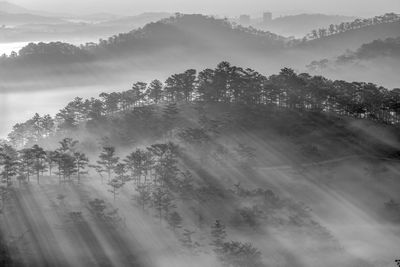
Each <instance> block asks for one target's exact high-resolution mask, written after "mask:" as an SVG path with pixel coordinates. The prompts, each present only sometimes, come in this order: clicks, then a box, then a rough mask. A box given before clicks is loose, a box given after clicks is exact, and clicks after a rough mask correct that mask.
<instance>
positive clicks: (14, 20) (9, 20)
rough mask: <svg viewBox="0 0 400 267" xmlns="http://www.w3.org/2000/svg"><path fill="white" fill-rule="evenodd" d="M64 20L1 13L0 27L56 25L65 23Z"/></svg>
mask: <svg viewBox="0 0 400 267" xmlns="http://www.w3.org/2000/svg"><path fill="white" fill-rule="evenodd" d="M64 22H65V21H63V20H62V19H59V18H54V17H45V16H39V15H32V14H14V13H5V12H2V11H0V25H5V26H9V25H11V26H16V25H23V24H42V23H43V24H55V23H64Z"/></svg>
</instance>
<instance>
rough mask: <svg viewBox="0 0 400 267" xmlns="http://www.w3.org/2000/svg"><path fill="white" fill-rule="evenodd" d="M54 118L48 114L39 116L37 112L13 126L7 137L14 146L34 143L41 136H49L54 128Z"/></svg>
mask: <svg viewBox="0 0 400 267" xmlns="http://www.w3.org/2000/svg"><path fill="white" fill-rule="evenodd" d="M55 125H56V124H55V120H54V119H53V118H52V117H51V116H50V115H48V114H47V115H44V116H40V115H39V114H38V113H35V115H34V116H33V117H32V118H31V119H29V120H27V121H26V122H24V123H17V124H15V125H14V126H13V130H12V132H11V133H10V134H9V135H8V139H9V140H10V141H11V143H12V144H14V146H16V147H23V146H24V145H25V144H27V143H34V142H36V141H38V140H40V139H42V138H46V137H49V136H51V135H52V134H53V133H54V130H55Z"/></svg>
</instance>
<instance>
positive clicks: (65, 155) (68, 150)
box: [55, 138, 79, 180]
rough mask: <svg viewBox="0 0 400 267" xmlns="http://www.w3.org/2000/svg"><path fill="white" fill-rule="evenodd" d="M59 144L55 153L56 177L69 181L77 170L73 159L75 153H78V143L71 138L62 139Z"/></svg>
mask: <svg viewBox="0 0 400 267" xmlns="http://www.w3.org/2000/svg"><path fill="white" fill-rule="evenodd" d="M59 144H60V147H59V148H58V149H57V150H56V151H55V152H56V155H55V158H56V161H57V165H58V175H59V177H60V178H61V177H63V178H64V180H65V179H68V180H70V179H71V177H72V175H74V174H76V172H77V170H78V169H77V166H76V163H77V161H76V158H75V153H79V152H78V151H77V148H76V146H77V144H78V141H76V140H73V139H72V138H64V139H63V140H62V141H60V142H59Z"/></svg>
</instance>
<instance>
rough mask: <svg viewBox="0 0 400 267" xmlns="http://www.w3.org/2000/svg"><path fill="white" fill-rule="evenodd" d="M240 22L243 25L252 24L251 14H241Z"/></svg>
mask: <svg viewBox="0 0 400 267" xmlns="http://www.w3.org/2000/svg"><path fill="white" fill-rule="evenodd" d="M239 23H240V24H242V25H248V24H250V16H249V15H240V17H239Z"/></svg>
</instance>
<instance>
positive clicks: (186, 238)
mask: <svg viewBox="0 0 400 267" xmlns="http://www.w3.org/2000/svg"><path fill="white" fill-rule="evenodd" d="M195 233H196V232H195V231H190V230H188V229H183V233H182V235H183V238H182V239H181V242H182V244H183V246H184V247H186V248H188V249H190V250H193V249H195V248H196V247H197V246H198V244H197V243H196V242H193V238H192V236H193V234H195Z"/></svg>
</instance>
